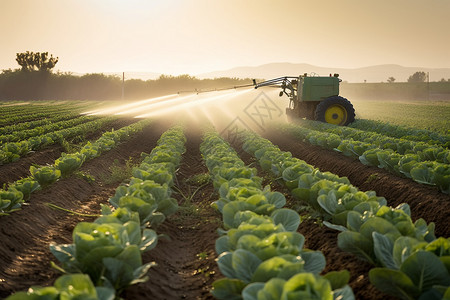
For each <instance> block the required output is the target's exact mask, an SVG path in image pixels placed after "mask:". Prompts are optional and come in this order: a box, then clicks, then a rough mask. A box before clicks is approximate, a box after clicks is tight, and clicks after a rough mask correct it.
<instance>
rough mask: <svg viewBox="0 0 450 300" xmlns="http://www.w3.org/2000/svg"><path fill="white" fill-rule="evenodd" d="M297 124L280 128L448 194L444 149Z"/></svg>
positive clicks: (448, 161) (449, 165)
mask: <svg viewBox="0 0 450 300" xmlns="http://www.w3.org/2000/svg"><path fill="white" fill-rule="evenodd" d="M300 125H301V126H299V125H293V124H283V125H280V126H281V128H282V130H285V131H286V132H289V133H291V134H293V135H295V136H298V137H299V138H301V139H302V140H306V141H308V142H309V143H311V144H313V145H317V146H320V147H323V148H326V149H330V150H335V151H339V152H342V153H343V154H344V155H346V156H354V157H356V158H358V159H359V160H360V161H361V163H363V164H365V165H368V166H374V167H379V168H383V169H385V170H388V171H389V172H391V173H393V174H395V175H399V176H404V177H407V178H411V179H413V180H414V181H416V182H418V183H422V184H429V185H435V186H437V187H438V188H439V189H440V190H441V191H442V192H443V193H446V194H449V193H450V150H449V149H448V148H446V146H439V145H430V144H426V143H424V142H414V141H411V140H406V139H398V138H392V137H387V136H383V135H381V134H377V133H373V132H368V131H362V130H358V129H354V128H344V129H342V128H339V126H333V125H330V124H324V123H322V122H314V121H302V122H301V123H300ZM303 126H305V127H303Z"/></svg>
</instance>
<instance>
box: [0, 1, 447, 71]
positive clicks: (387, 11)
mask: <svg viewBox="0 0 450 300" xmlns="http://www.w3.org/2000/svg"><path fill="white" fill-rule="evenodd" d="M449 12H450V1H449V0H429V1H424V0H380V1H362V0H342V1H336V0H324V1H304V0H300V1H296V0H281V1H272V0H247V1H242V0H214V1H211V0H185V1H182V0H63V1H62V0H41V1H35V0H2V1H1V2H0V24H1V26H0V36H1V39H2V43H1V47H0V69H8V68H12V69H14V68H18V65H17V63H16V61H15V56H16V53H18V52H24V51H34V52H47V51H48V52H49V53H52V54H53V55H54V56H58V57H59V62H58V64H57V66H56V68H55V69H57V70H61V71H70V72H79V73H88V72H98V73H100V72H122V71H125V72H157V73H164V74H172V75H178V74H191V75H197V74H201V73H203V72H210V71H217V70H224V69H229V68H233V67H237V66H256V65H261V64H266V63H271V62H291V63H308V64H313V65H317V66H325V67H336V68H338V67H343V68H358V67H365V66H370V65H377V64H399V65H403V66H410V67H416V66H417V67H432V68H439V67H446V68H449V67H450V51H449V49H450V38H449V34H448V29H449V28H450V18H449V17H448V14H449Z"/></svg>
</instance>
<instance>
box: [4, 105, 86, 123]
mask: <svg viewBox="0 0 450 300" xmlns="http://www.w3.org/2000/svg"><path fill="white" fill-rule="evenodd" d="M89 107H92V104H86V105H82V104H80V103H79V102H77V103H74V104H72V103H69V104H63V105H61V104H58V105H28V104H27V105H17V106H6V107H1V106H0V113H1V114H2V119H1V120H0V126H5V125H13V124H17V123H21V122H27V121H33V120H40V119H44V118H51V117H53V116H56V115H60V114H61V113H62V112H67V113H71V112H74V111H76V112H79V113H81V112H82V111H83V110H84V109H88V108H89Z"/></svg>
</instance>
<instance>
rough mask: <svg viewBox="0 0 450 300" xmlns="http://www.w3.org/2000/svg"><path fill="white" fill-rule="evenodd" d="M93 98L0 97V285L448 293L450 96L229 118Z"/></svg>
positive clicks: (14, 293) (174, 295) (106, 290)
mask: <svg viewBox="0 0 450 300" xmlns="http://www.w3.org/2000/svg"><path fill="white" fill-rule="evenodd" d="M101 104H102V103H96V102H81V101H80V102H75V101H74V102H57V101H54V102H36V103H34V104H30V103H28V104H27V103H18V102H17V103H15V102H3V103H0V113H1V114H2V119H1V120H0V122H1V123H0V126H1V127H0V183H1V184H2V187H3V189H2V190H0V240H1V241H2V242H1V245H0V297H1V298H3V297H8V298H7V299H44V298H39V297H38V296H37V295H41V296H42V295H49V298H48V299H59V298H57V297H58V296H62V295H64V296H66V297H68V298H65V299H75V298H74V297H75V296H79V297H80V298H78V299H111V300H112V299H114V297H115V296H120V297H122V298H123V299H133V300H134V299H136V300H139V299H242V298H243V299H274V300H275V299H302V297H305V298H307V297H310V298H308V299H450V287H449V286H450V238H449V237H450V225H449V224H450V222H449V221H450V195H449V194H450V149H449V148H450V134H449V131H450V123H449V121H448V120H449V119H446V118H447V116H448V112H449V108H450V107H449V105H448V104H445V103H438V104H436V107H437V108H438V109H437V110H438V111H440V112H441V114H440V115H438V114H435V119H434V120H433V119H430V120H429V121H428V122H429V123H427V124H424V123H422V122H426V120H425V119H423V120H422V121H421V123H420V124H418V125H417V126H415V127H414V126H413V124H411V123H408V122H402V121H401V120H400V119H401V118H398V119H399V120H400V121H399V122H395V118H390V117H389V118H388V116H387V115H386V118H387V119H389V120H388V121H389V123H388V122H387V121H386V120H387V119H385V120H383V118H382V116H380V115H379V114H378V115H377V117H375V118H372V119H370V118H369V116H368V114H367V112H366V111H364V110H363V109H362V107H363V103H357V105H360V107H361V109H359V110H358V106H357V105H355V107H357V111H361V113H360V114H359V115H357V116H358V117H359V119H358V120H357V121H356V122H354V123H353V124H351V126H348V127H336V126H334V125H328V124H324V123H319V122H312V121H305V120H302V121H299V122H296V123H290V124H288V123H282V122H277V123H276V124H273V125H271V126H270V127H266V128H265V130H260V131H258V132H252V131H244V130H238V131H237V132H234V133H235V134H233V135H230V134H224V131H223V130H222V129H219V128H217V126H216V127H214V126H213V125H214V124H211V123H210V122H209V121H208V118H200V119H198V118H193V117H192V116H190V115H189V114H185V116H184V117H183V114H179V115H177V118H174V117H172V118H162V117H157V116H152V117H150V118H148V119H138V118H131V117H124V116H120V115H113V116H107V115H101V114H100V115H85V114H80V113H82V112H85V111H93V110H95V109H97V108H98V107H99V106H101ZM393 105H394V106H396V108H397V109H401V110H402V111H404V112H405V111H408V113H409V114H411V115H414V114H417V115H421V116H422V117H423V116H424V115H425V113H422V114H421V113H420V112H417V109H420V110H422V111H426V110H427V109H429V107H428V106H426V108H424V107H425V106H421V105H418V104H417V103H415V104H407V103H401V104H400V103H396V104H393ZM378 107H379V106H378ZM398 115H400V113H399V114H398ZM439 118H440V119H439ZM436 122H438V123H439V124H440V125H439V126H437V127H436V126H434V125H433V124H435V123H436ZM221 133H222V134H221ZM228 133H229V132H228ZM31 286H34V288H33V289H32V290H30V291H29V292H28V295H27V294H26V291H27V290H28V288H30V287H31ZM36 286H39V287H36ZM42 287H47V288H42ZM46 299H47V298H46Z"/></svg>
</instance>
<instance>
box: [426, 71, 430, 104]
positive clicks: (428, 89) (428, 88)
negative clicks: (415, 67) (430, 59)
mask: <svg viewBox="0 0 450 300" xmlns="http://www.w3.org/2000/svg"><path fill="white" fill-rule="evenodd" d="M427 101H430V72H427Z"/></svg>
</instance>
